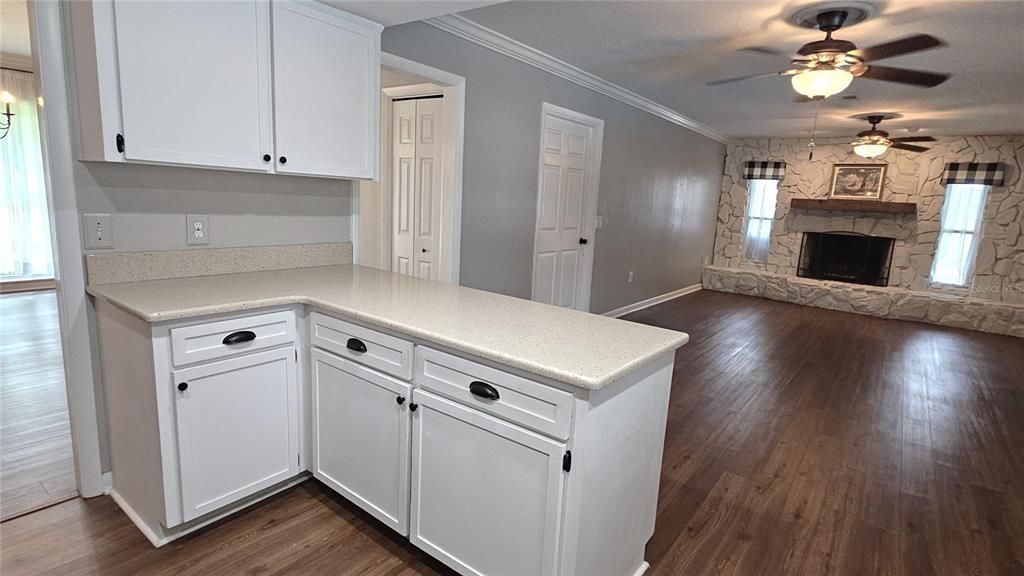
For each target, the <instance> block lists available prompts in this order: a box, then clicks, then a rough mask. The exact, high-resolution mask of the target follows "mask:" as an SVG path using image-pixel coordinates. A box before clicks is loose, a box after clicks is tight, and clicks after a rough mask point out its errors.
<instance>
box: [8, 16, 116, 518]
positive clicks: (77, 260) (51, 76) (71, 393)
mask: <svg viewBox="0 0 1024 576" xmlns="http://www.w3.org/2000/svg"><path fill="white" fill-rule="evenodd" d="M67 10H70V7H69V5H68V4H66V3H58V2H29V3H28V20H29V38H30V39H31V42H32V53H33V58H34V63H35V69H36V83H37V86H38V87H39V94H40V95H42V97H43V99H44V101H45V102H46V106H45V107H44V108H43V113H42V115H41V118H42V122H41V124H42V126H41V128H42V129H41V130H40V134H41V135H42V136H43V138H42V140H43V164H44V166H45V169H46V195H47V201H48V202H49V205H50V231H51V232H50V234H51V237H52V240H53V251H54V281H55V282H56V284H57V311H58V316H59V318H60V334H61V348H62V353H63V357H64V380H65V385H66V387H67V394H68V415H69V417H70V421H71V444H72V449H73V452H74V459H75V475H76V478H77V481H78V493H79V494H80V495H81V496H83V497H85V498H90V497H93V496H99V495H101V494H104V493H106V492H107V491H109V489H110V477H109V473H107V474H104V473H103V464H102V456H101V448H100V421H101V418H102V417H101V414H102V412H101V411H100V406H99V404H100V395H99V394H98V393H97V386H96V382H98V381H100V378H99V372H98V370H99V361H98V350H96V349H94V348H93V346H92V337H91V334H92V331H93V330H94V327H95V316H94V314H95V312H94V310H93V306H92V302H90V301H89V298H88V297H87V296H86V292H85V286H86V281H85V265H84V258H83V257H82V253H83V251H82V234H81V231H80V229H79V226H80V225H81V220H80V217H79V213H78V199H77V191H76V186H75V165H76V163H77V160H76V150H75V148H74V146H73V145H72V142H74V141H75V139H74V138H73V137H74V136H75V128H74V126H75V124H74V123H73V122H72V120H73V119H77V109H75V108H74V107H73V106H72V101H71V99H70V97H69V92H68V90H69V89H73V85H69V84H68V78H67V76H65V67H66V66H65V65H66V64H67V63H66V62H65V52H64V48H65V46H64V40H65V37H64V35H63V21H64V18H66V17H67V12H66V11H67Z"/></svg>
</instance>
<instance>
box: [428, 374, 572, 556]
mask: <svg viewBox="0 0 1024 576" xmlns="http://www.w3.org/2000/svg"><path fill="white" fill-rule="evenodd" d="M412 398H413V404H412V405H410V408H411V409H414V412H413V417H412V421H413V449H412V503H411V513H410V515H411V517H410V524H409V539H410V540H411V541H412V542H413V544H415V545H416V546H419V547H420V548H422V549H423V550H425V551H427V552H429V553H430V554H432V555H434V556H436V557H437V558H439V559H441V560H442V561H444V562H445V563H446V564H448V565H449V566H451V567H452V568H455V569H456V570H458V571H459V572H461V573H463V574H487V575H500V574H508V575H523V574H531V575H542V574H556V573H557V572H558V568H557V560H558V542H559V532H560V528H561V519H562V497H563V484H564V477H565V472H564V471H563V470H562V461H563V455H564V454H565V445H564V444H561V443H559V442H555V441H553V440H550V439H547V438H545V437H543V436H540V435H538V434H535V433H533V432H530V431H527V430H525V429H523V428H520V427H518V426H515V425H512V424H509V423H507V422H504V421H502V420H499V419H497V418H494V417H492V416H488V415H486V414H484V413H482V412H480V411H477V410H474V409H471V408H468V407H465V406H463V405H460V404H456V403H455V402H451V401H449V400H446V399H444V398H441V397H439V396H435V395H433V394H431V393H429V392H424V391H423V390H419V389H417V390H416V391H414V392H413V396H412Z"/></svg>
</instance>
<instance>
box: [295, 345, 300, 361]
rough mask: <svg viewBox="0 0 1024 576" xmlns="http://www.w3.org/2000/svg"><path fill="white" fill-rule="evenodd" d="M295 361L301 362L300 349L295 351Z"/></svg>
mask: <svg viewBox="0 0 1024 576" xmlns="http://www.w3.org/2000/svg"><path fill="white" fill-rule="evenodd" d="M295 361H296V362H298V361H299V349H298V348H296V349H295Z"/></svg>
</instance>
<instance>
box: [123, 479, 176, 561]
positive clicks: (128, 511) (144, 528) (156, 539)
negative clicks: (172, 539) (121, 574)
mask: <svg viewBox="0 0 1024 576" xmlns="http://www.w3.org/2000/svg"><path fill="white" fill-rule="evenodd" d="M110 497H111V498H113V499H114V502H116V503H117V505H118V506H119V507H120V508H121V511H122V512H124V513H125V516H127V517H128V519H129V520H131V521H132V524H135V527H136V528H138V529H139V532H142V535H143V536H145V537H146V540H149V543H150V544H152V545H153V547H154V548H159V547H161V546H163V545H164V544H167V542H169V540H167V539H165V538H163V537H161V536H160V535H159V534H157V533H156V531H155V530H153V528H151V527H150V526H149V524H146V522H145V521H144V520H143V519H142V516H139V513H138V512H136V511H135V509H134V508H132V507H131V505H129V504H128V501H127V500H125V499H124V498H122V497H121V495H120V494H118V492H117V490H115V489H113V488H112V489H111V490H110Z"/></svg>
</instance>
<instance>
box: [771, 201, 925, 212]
mask: <svg viewBox="0 0 1024 576" xmlns="http://www.w3.org/2000/svg"><path fill="white" fill-rule="evenodd" d="M790 206H791V207H792V208H800V209H802V210H835V211H843V212H884V213H886V214H916V213H917V204H916V203H914V202H882V201H880V200H837V199H834V198H829V199H821V198H793V200H792V202H791V203H790Z"/></svg>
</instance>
